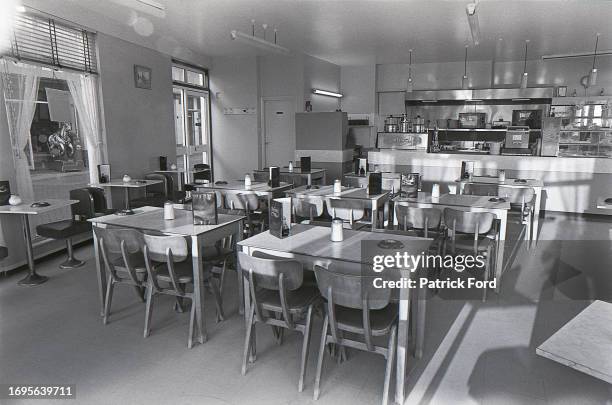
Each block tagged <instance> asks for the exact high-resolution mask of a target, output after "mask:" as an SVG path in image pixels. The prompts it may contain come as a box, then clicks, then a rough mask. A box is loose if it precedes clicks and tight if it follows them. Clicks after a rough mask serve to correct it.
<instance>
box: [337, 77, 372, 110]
mask: <svg viewBox="0 0 612 405" xmlns="http://www.w3.org/2000/svg"><path fill="white" fill-rule="evenodd" d="M340 83H341V85H340V88H341V89H342V91H341V92H342V94H344V97H343V98H342V111H346V112H347V113H349V114H351V113H353V114H372V113H374V112H375V111H376V110H375V109H376V105H375V103H374V97H373V94H374V93H375V91H376V66H375V65H368V66H342V67H341V68H340Z"/></svg>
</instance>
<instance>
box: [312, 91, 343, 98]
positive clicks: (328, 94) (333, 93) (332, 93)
mask: <svg viewBox="0 0 612 405" xmlns="http://www.w3.org/2000/svg"><path fill="white" fill-rule="evenodd" d="M312 92H313V93H314V94H319V95H321V96H329V97H336V98H342V97H344V95H342V94H340V93H336V92H333V91H327V90H321V89H312Z"/></svg>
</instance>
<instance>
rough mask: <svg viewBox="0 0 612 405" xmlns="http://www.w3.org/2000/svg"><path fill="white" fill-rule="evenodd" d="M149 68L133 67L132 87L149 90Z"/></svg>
mask: <svg viewBox="0 0 612 405" xmlns="http://www.w3.org/2000/svg"><path fill="white" fill-rule="evenodd" d="M151 74H152V72H151V68H148V67H146V66H141V65H134V86H136V87H137V88H139V89H148V90H151Z"/></svg>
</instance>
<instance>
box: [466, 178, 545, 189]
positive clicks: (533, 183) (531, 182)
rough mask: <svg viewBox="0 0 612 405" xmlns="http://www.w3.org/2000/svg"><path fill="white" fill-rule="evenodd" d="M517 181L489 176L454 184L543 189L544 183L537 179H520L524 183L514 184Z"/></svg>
mask: <svg viewBox="0 0 612 405" xmlns="http://www.w3.org/2000/svg"><path fill="white" fill-rule="evenodd" d="M515 180H518V179H510V178H506V180H505V181H499V179H498V178H497V177H489V176H474V177H472V179H471V180H468V179H458V180H455V181H456V182H462V183H475V184H498V185H500V186H508V187H544V182H543V181H542V180H538V179H522V180H525V182H524V183H523V182H516V181H515Z"/></svg>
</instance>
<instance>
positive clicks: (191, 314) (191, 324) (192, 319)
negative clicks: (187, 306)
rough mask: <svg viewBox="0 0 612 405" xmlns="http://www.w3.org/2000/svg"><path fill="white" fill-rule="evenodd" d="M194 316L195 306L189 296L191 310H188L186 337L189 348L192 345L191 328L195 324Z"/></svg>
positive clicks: (192, 328)
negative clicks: (187, 332) (187, 335)
mask: <svg viewBox="0 0 612 405" xmlns="http://www.w3.org/2000/svg"><path fill="white" fill-rule="evenodd" d="M195 318H196V307H195V300H194V299H193V297H191V311H190V312H189V338H188V339H187V348H188V349H191V348H192V347H193V330H194V326H195V320H196V319H195Z"/></svg>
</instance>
